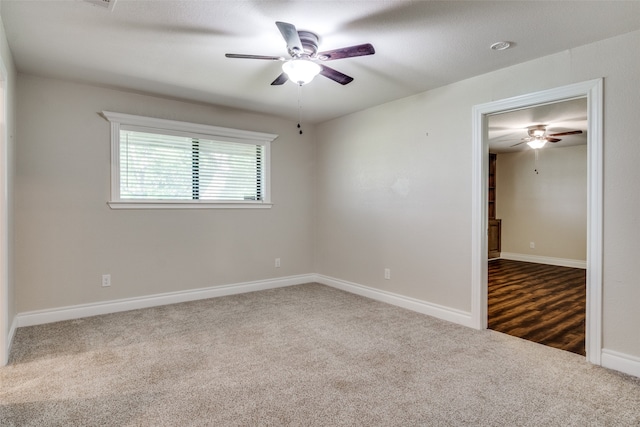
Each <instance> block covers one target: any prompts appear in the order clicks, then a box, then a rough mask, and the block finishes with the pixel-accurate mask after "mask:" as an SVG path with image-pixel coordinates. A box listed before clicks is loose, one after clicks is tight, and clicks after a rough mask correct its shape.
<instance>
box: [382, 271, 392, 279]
mask: <svg viewBox="0 0 640 427" xmlns="http://www.w3.org/2000/svg"><path fill="white" fill-rule="evenodd" d="M384 278H385V279H386V280H390V279H391V269H390V268H385V269H384Z"/></svg>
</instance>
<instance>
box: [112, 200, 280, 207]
mask: <svg viewBox="0 0 640 427" xmlns="http://www.w3.org/2000/svg"><path fill="white" fill-rule="evenodd" d="M107 204H108V205H109V207H110V208H111V209H270V208H271V206H273V203H265V202H195V201H194V202H190V201H173V200H171V201H157V200H153V201H141V200H136V201H126V202H125V201H117V202H107Z"/></svg>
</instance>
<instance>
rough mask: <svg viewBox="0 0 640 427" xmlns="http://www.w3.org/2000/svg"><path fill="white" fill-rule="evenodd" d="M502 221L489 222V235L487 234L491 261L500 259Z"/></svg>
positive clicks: (493, 220) (492, 220)
mask: <svg viewBox="0 0 640 427" xmlns="http://www.w3.org/2000/svg"><path fill="white" fill-rule="evenodd" d="M501 229H502V220H501V219H495V218H493V219H490V220H489V233H488V234H487V240H488V246H489V259H491V258H500V240H501V237H502V236H501V235H500V233H501Z"/></svg>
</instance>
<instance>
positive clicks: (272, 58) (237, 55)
mask: <svg viewBox="0 0 640 427" xmlns="http://www.w3.org/2000/svg"><path fill="white" fill-rule="evenodd" d="M224 56H226V57H227V58H239V59H266V60H269V61H284V58H283V57H282V56H264V55H243V54H240V53H225V54H224Z"/></svg>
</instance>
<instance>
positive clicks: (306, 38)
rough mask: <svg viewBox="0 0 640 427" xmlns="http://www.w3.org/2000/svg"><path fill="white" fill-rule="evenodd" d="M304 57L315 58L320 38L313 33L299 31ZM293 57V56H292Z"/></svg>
mask: <svg viewBox="0 0 640 427" xmlns="http://www.w3.org/2000/svg"><path fill="white" fill-rule="evenodd" d="M298 36H299V37H300V43H302V50H303V51H304V55H307V56H309V57H310V58H313V57H315V56H316V54H317V53H318V36H317V35H316V34H314V33H312V32H311V31H298ZM292 56H293V54H292Z"/></svg>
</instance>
